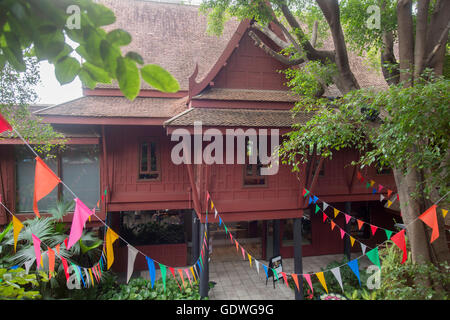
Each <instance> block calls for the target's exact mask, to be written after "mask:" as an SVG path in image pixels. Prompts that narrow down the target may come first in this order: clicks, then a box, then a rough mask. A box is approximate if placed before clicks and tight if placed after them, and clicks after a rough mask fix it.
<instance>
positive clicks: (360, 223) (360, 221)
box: [356, 219, 364, 230]
mask: <svg viewBox="0 0 450 320" xmlns="http://www.w3.org/2000/svg"><path fill="white" fill-rule="evenodd" d="M356 221H357V222H358V230H361V227H362V226H363V224H364V221H362V220H359V219H357V220H356Z"/></svg>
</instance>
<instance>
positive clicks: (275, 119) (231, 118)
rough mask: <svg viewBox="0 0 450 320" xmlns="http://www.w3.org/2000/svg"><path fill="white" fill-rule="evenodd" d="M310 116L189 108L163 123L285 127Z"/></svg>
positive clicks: (281, 111) (249, 110) (274, 112)
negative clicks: (196, 122)
mask: <svg viewBox="0 0 450 320" xmlns="http://www.w3.org/2000/svg"><path fill="white" fill-rule="evenodd" d="M311 116H312V115H311V114H307V113H299V114H297V115H296V117H295V118H293V113H292V112H291V111H290V110H262V109H218V108H191V109H189V110H187V111H185V112H183V113H181V114H179V115H177V116H175V117H173V118H172V119H169V120H167V121H166V122H165V123H164V125H165V126H193V125H194V122H195V121H201V122H202V125H203V126H215V127H267V128H274V127H275V128H286V127H291V126H292V125H293V124H294V123H305V122H306V121H308V120H309V119H310V118H311Z"/></svg>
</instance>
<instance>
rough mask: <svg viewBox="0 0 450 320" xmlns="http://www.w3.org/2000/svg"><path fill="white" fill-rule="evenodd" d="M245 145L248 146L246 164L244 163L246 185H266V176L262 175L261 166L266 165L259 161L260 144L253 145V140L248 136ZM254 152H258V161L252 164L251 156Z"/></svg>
mask: <svg viewBox="0 0 450 320" xmlns="http://www.w3.org/2000/svg"><path fill="white" fill-rule="evenodd" d="M245 145H246V147H247V150H246V153H245V165H244V186H265V185H266V176H263V175H261V168H263V167H264V165H263V164H262V163H261V162H260V161H259V157H258V156H257V155H258V146H257V145H256V146H254V147H253V141H252V140H249V139H248V138H246V140H245ZM253 152H256V156H257V163H256V164H251V163H250V157H251V156H252V154H253Z"/></svg>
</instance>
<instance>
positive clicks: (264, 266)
mask: <svg viewBox="0 0 450 320" xmlns="http://www.w3.org/2000/svg"><path fill="white" fill-rule="evenodd" d="M262 266H263V268H264V272H265V273H266V278H269V274H268V273H267V266H266V265H265V264H263V265H262Z"/></svg>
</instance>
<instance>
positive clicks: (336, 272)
mask: <svg viewBox="0 0 450 320" xmlns="http://www.w3.org/2000/svg"><path fill="white" fill-rule="evenodd" d="M330 271H331V273H332V274H333V275H334V277H335V278H336V280H337V282H338V283H339V285H340V286H341V289H342V292H344V286H343V285H342V277H341V270H340V269H339V267H336V268H333V269H331V270H330Z"/></svg>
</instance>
